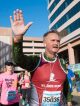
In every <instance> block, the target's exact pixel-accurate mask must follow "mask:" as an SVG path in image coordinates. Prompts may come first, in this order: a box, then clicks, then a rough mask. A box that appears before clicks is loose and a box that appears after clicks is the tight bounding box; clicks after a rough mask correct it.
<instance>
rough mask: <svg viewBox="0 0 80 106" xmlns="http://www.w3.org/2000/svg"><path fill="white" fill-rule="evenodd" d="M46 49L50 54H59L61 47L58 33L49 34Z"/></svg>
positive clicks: (45, 42)
mask: <svg viewBox="0 0 80 106" xmlns="http://www.w3.org/2000/svg"><path fill="white" fill-rule="evenodd" d="M44 44H45V49H46V51H47V52H49V53H51V54H52V53H57V52H58V50H59V46H60V38H59V36H58V35H57V34H56V33H49V34H48V35H47V36H46V37H45V40H44Z"/></svg>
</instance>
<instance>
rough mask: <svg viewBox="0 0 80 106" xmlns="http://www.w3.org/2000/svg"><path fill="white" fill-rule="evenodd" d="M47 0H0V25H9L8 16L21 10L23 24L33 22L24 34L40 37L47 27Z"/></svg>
mask: <svg viewBox="0 0 80 106" xmlns="http://www.w3.org/2000/svg"><path fill="white" fill-rule="evenodd" d="M47 2H48V0H0V27H10V19H9V16H11V15H13V11H14V10H16V9H21V10H22V11H23V16H24V22H25V25H26V24H27V23H28V22H30V21H32V22H33V24H32V26H31V27H30V28H29V30H28V31H27V33H26V35H27V36H30V37H42V36H43V34H44V33H45V32H47V31H48V28H49V20H48V10H47V5H48V3H47Z"/></svg>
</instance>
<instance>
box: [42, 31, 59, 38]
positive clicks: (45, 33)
mask: <svg viewBox="0 0 80 106" xmlns="http://www.w3.org/2000/svg"><path fill="white" fill-rule="evenodd" d="M50 33H56V34H57V35H58V36H59V35H60V34H59V32H58V31H57V30H50V31H48V32H46V33H45V34H44V35H43V38H45V37H46V36H47V35H48V34H50Z"/></svg>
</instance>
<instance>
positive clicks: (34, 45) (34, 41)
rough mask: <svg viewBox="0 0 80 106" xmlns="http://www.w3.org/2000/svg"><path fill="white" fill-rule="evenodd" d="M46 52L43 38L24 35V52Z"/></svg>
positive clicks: (33, 53) (29, 53)
mask: <svg viewBox="0 0 80 106" xmlns="http://www.w3.org/2000/svg"><path fill="white" fill-rule="evenodd" d="M41 52H44V45H43V39H42V38H39V37H34V38H33V37H25V36H24V37H23V53H24V54H27V55H35V54H37V55H39V54H40V53H41Z"/></svg>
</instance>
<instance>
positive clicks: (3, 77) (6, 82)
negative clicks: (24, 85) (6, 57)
mask: <svg viewBox="0 0 80 106" xmlns="http://www.w3.org/2000/svg"><path fill="white" fill-rule="evenodd" d="M17 82H18V77H17V74H15V73H13V74H10V75H9V74H8V73H7V72H5V73H2V74H0V86H1V88H2V91H1V104H4V105H8V104H14V103H17V102H19V99H20V98H19V94H18V89H17Z"/></svg>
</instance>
